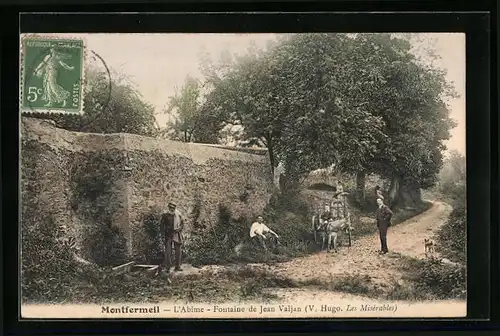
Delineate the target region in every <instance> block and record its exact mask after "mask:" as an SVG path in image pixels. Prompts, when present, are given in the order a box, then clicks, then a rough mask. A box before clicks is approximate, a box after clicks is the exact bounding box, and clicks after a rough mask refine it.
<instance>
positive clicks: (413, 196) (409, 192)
mask: <svg viewBox="0 0 500 336" xmlns="http://www.w3.org/2000/svg"><path fill="white" fill-rule="evenodd" d="M398 199H399V203H400V205H401V206H403V207H411V208H417V207H419V206H420V205H421V204H422V196H421V191H420V186H419V185H418V184H416V183H405V182H402V183H401V187H400V188H399V196H398Z"/></svg>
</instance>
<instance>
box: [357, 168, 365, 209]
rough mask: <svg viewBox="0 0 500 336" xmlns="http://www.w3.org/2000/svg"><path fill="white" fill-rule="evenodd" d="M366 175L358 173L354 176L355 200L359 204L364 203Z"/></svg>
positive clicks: (361, 172) (362, 172)
mask: <svg viewBox="0 0 500 336" xmlns="http://www.w3.org/2000/svg"><path fill="white" fill-rule="evenodd" d="M365 183H366V173H365V172H364V171H359V172H357V174H356V199H357V201H358V202H359V203H364V202H365Z"/></svg>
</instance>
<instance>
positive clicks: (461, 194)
mask: <svg viewBox="0 0 500 336" xmlns="http://www.w3.org/2000/svg"><path fill="white" fill-rule="evenodd" d="M465 168H466V162H465V157H464V156H463V155H461V154H460V153H458V152H452V153H451V154H450V156H449V158H448V159H447V160H446V162H445V166H444V167H443V170H442V171H441V173H440V183H439V188H438V189H439V191H440V192H441V194H442V195H443V196H444V197H445V199H446V200H448V202H450V203H451V204H452V205H453V210H452V212H451V214H450V217H449V218H448V221H447V222H446V223H445V224H444V225H443V226H442V227H441V229H440V231H439V232H438V239H439V248H440V252H441V253H443V254H444V255H445V256H446V257H448V258H450V259H451V260H454V261H457V262H460V263H462V264H465V263H466V246H467V202H466V169H465Z"/></svg>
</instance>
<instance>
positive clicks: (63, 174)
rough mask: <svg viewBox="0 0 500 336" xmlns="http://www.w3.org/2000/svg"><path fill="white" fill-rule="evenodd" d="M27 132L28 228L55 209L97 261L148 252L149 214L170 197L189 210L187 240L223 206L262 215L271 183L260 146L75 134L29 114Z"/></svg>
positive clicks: (24, 197)
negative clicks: (244, 147)
mask: <svg viewBox="0 0 500 336" xmlns="http://www.w3.org/2000/svg"><path fill="white" fill-rule="evenodd" d="M21 139H22V142H21V144H22V148H21V160H22V166H21V169H22V181H21V182H22V184H21V204H22V206H23V208H22V218H21V221H22V225H23V230H25V229H32V230H34V229H36V225H37V224H36V223H37V219H35V217H36V216H40V215H42V216H45V217H48V216H50V217H51V218H52V219H53V220H54V221H55V222H56V224H57V225H58V226H60V227H65V228H66V230H67V232H68V234H69V235H71V236H74V237H75V238H76V241H77V245H78V246H79V247H80V250H81V254H82V256H83V257H85V258H88V259H91V260H94V261H97V262H99V263H104V262H105V260H106V259H113V260H116V261H118V260H121V259H126V258H135V259H137V260H145V259H147V256H148V254H149V252H148V248H149V247H148V246H151V244H152V243H155V244H157V242H153V241H152V239H156V238H154V237H152V236H151V234H150V232H148V228H147V225H145V222H146V218H150V216H151V215H152V214H154V215H157V214H158V213H159V212H161V211H163V210H165V208H166V205H167V203H168V202H170V201H173V202H175V203H176V204H177V205H178V208H179V209H180V211H181V212H182V213H183V214H185V216H186V219H187V221H186V237H187V238H188V239H189V232H190V230H191V228H192V225H193V223H194V222H195V221H196V222H198V223H200V224H202V225H205V226H207V227H210V226H211V225H213V224H214V223H216V222H217V221H218V216H219V208H220V206H224V207H226V208H227V209H228V210H229V211H230V212H231V214H232V216H233V217H234V218H235V219H238V218H239V217H243V216H245V217H254V216H256V215H257V214H259V213H261V212H262V210H263V209H264V207H265V206H266V204H267V203H268V201H269V198H270V195H271V193H272V189H273V181H272V175H271V169H270V164H269V159H268V155H267V151H262V150H261V151H259V150H254V151H248V150H244V151H240V150H239V149H237V148H223V147H217V146H210V145H202V144H186V143H180V142H175V141H168V140H159V139H154V138H148V137H141V136H136V135H130V134H109V135H103V134H90V133H77V132H69V131H66V130H62V129H58V128H56V127H55V126H54V125H53V124H51V123H50V122H48V121H44V120H39V119H31V118H23V120H22V128H21ZM37 218H38V217H37ZM156 229H157V228H156ZM103 244H105V246H102V245H103Z"/></svg>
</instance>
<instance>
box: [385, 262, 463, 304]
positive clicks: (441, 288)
mask: <svg viewBox="0 0 500 336" xmlns="http://www.w3.org/2000/svg"><path fill="white" fill-rule="evenodd" d="M402 267H403V270H405V274H406V275H405V281H406V284H405V285H401V284H397V285H396V286H395V287H394V288H393V291H392V293H390V295H389V297H388V299H392V300H422V299H437V300H440V299H463V298H465V293H466V287H465V286H466V269H465V267H464V266H454V265H449V264H443V263H441V262H440V261H439V260H436V259H426V260H419V259H409V260H407V262H406V263H404V264H403V266H402Z"/></svg>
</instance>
